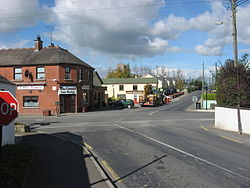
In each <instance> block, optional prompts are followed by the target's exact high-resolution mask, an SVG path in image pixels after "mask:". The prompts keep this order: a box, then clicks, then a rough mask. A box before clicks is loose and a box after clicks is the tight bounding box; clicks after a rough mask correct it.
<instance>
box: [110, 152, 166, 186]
mask: <svg viewBox="0 0 250 188" xmlns="http://www.w3.org/2000/svg"><path fill="white" fill-rule="evenodd" d="M165 157H167V155H163V156H161V157H159V158H157V159H155V160H153V161H151V162H150V163H148V164H145V165H143V166H142V167H140V168H137V169H136V170H133V171H132V172H130V173H128V174H126V175H124V176H122V177H120V178H119V179H117V180H115V181H113V182H114V183H116V182H119V181H120V180H122V179H124V178H126V177H128V176H130V175H132V174H134V173H136V172H138V171H140V170H142V169H143V168H146V167H147V166H149V165H151V164H153V163H155V162H157V161H160V160H161V159H163V158H165Z"/></svg>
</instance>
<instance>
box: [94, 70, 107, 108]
mask: <svg viewBox="0 0 250 188" xmlns="http://www.w3.org/2000/svg"><path fill="white" fill-rule="evenodd" d="M102 84H103V81H102V79H101V77H100V76H99V74H98V72H97V71H94V76H93V105H94V107H100V106H103V105H105V103H106V102H105V91H106V90H107V87H102Z"/></svg>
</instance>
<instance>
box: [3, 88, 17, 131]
mask: <svg viewBox="0 0 250 188" xmlns="http://www.w3.org/2000/svg"><path fill="white" fill-rule="evenodd" d="M18 111H19V103H18V101H17V99H16V98H15V97H14V96H13V95H12V94H11V93H10V92H9V91H0V126H2V125H8V124H9V123H11V122H12V121H13V120H14V119H16V118H17V116H18Z"/></svg>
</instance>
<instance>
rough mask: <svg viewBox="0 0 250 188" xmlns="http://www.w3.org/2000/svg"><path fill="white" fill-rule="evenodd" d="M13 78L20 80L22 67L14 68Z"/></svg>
mask: <svg viewBox="0 0 250 188" xmlns="http://www.w3.org/2000/svg"><path fill="white" fill-rule="evenodd" d="M14 80H22V68H14Z"/></svg>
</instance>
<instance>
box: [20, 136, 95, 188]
mask: <svg viewBox="0 0 250 188" xmlns="http://www.w3.org/2000/svg"><path fill="white" fill-rule="evenodd" d="M56 134H60V135H64V136H66V137H67V136H73V137H74V139H77V140H78V141H80V142H81V143H83V141H82V138H81V137H80V136H77V135H73V134H71V133H56ZM56 134H55V135H56ZM20 144H23V145H26V146H30V147H32V148H33V161H32V164H31V170H30V173H29V177H28V182H27V184H26V186H25V188H34V187H36V188H44V187H46V188H69V187H74V188H82V187H85V188H90V182H89V176H88V171H87V167H86V163H85V158H87V157H89V156H88V155H83V149H82V148H81V147H79V146H78V145H76V144H73V143H71V142H67V141H63V140H62V139H59V138H56V137H55V136H51V135H47V134H35V135H29V136H24V137H23V139H22V140H21V142H20Z"/></svg>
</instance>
